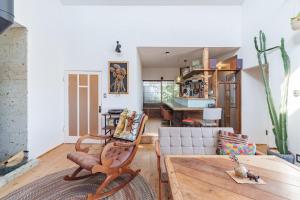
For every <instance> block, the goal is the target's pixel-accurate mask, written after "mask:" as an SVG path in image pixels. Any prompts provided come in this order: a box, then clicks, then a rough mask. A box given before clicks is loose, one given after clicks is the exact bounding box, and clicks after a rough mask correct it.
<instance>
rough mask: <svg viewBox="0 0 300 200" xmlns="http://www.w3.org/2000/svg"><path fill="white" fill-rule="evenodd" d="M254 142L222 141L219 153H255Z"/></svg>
mask: <svg viewBox="0 0 300 200" xmlns="http://www.w3.org/2000/svg"><path fill="white" fill-rule="evenodd" d="M255 153H256V145H255V144H233V143H225V142H224V143H222V148H221V149H220V155H255Z"/></svg>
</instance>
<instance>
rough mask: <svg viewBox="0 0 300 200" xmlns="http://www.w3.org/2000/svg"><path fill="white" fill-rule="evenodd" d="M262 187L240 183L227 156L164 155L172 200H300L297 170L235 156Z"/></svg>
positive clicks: (273, 160) (260, 158)
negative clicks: (259, 178)
mask: <svg viewBox="0 0 300 200" xmlns="http://www.w3.org/2000/svg"><path fill="white" fill-rule="evenodd" d="M238 159H239V161H240V162H241V163H243V164H245V165H246V166H247V168H248V169H249V170H251V172H253V173H254V174H256V175H259V176H260V177H261V178H262V179H263V180H264V181H265V183H266V184H265V185H258V184H239V183H236V182H235V181H234V180H233V179H232V178H231V177H230V176H229V175H228V174H227V173H226V171H228V170H233V168H234V167H235V163H234V162H232V161H231V160H230V158H229V157H228V156H218V155H210V156H205V155H203V156H184V155H182V156H176V155H174V156H166V157H165V164H166V168H167V173H168V177H169V185H170V188H171V194H172V197H173V200H250V199H257V200H279V199H293V200H300V168H298V167H297V166H295V165H292V164H290V163H288V162H286V161H284V160H282V159H280V158H278V157H275V156H266V155H262V156H238Z"/></svg>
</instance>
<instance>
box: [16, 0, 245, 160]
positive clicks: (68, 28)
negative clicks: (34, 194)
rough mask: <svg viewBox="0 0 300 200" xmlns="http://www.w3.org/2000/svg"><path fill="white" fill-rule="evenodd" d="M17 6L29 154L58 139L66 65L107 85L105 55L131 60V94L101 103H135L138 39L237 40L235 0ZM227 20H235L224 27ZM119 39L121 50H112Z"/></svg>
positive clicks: (54, 0)
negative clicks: (226, 1) (231, 1)
mask: <svg viewBox="0 0 300 200" xmlns="http://www.w3.org/2000/svg"><path fill="white" fill-rule="evenodd" d="M15 7H16V10H15V15H16V21H17V22H18V23H20V24H22V25H24V26H26V27H27V29H28V90H29V95H28V96H29V98H28V113H29V115H28V143H29V144H28V146H29V150H30V152H31V154H30V156H31V157H36V156H38V155H41V154H42V153H44V152H46V151H47V150H49V149H51V148H52V147H55V146H56V145H58V144H60V143H62V142H63V131H62V129H63V125H64V124H63V121H64V120H63V119H64V112H63V110H64V109H63V108H64V106H66V105H64V103H65V101H64V93H63V91H64V90H63V88H64V83H63V82H62V79H63V74H64V71H65V70H85V71H102V72H103V73H102V74H103V79H102V83H103V88H102V89H103V92H105V93H107V74H108V71H107V63H108V61H109V60H127V61H129V79H130V80H129V95H108V97H107V98H106V99H102V103H103V105H102V106H103V111H106V110H107V109H108V108H119V107H128V108H130V109H135V110H140V109H141V108H142V98H141V97H142V87H141V80H142V72H141V64H140V61H139V56H138V52H137V47H140V46H143V47H147V46H149V47H150V46H157V47H159V46H162V47H164V46H168V47H178V46H180V47H199V46H208V47H209V46H212V47H215V46H220V47H227V46H230V47H239V46H240V45H241V17H240V16H241V8H240V6H180V7H179V6H178V7H177V6H162V7H160V6H132V7H126V6H65V5H62V4H61V1H59V0H39V1H37V0H27V1H24V0H16V1H15ZM220 19H222V20H220ZM226 22H227V23H226ZM228 23H233V24H234V25H233V26H231V27H230V29H228ZM220 30H222V34H220ZM116 40H119V41H120V42H121V44H122V50H123V53H122V55H116V54H115V53H114V48H115V42H116Z"/></svg>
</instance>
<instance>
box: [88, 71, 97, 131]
mask: <svg viewBox="0 0 300 200" xmlns="http://www.w3.org/2000/svg"><path fill="white" fill-rule="evenodd" d="M98 85H99V83H98V75H91V76H90V134H91V135H97V134H98V121H99V120H98V119H97V118H98V112H99V105H98V102H99V95H98V91H99V88H98Z"/></svg>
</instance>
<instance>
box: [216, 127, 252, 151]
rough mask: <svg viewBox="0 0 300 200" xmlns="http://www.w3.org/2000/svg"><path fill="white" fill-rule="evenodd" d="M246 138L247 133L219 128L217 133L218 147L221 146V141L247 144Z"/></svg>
mask: <svg viewBox="0 0 300 200" xmlns="http://www.w3.org/2000/svg"><path fill="white" fill-rule="evenodd" d="M248 139H249V137H248V136H247V135H242V134H236V133H233V132H229V131H222V130H220V131H219V134H218V149H221V148H222V143H233V144H248Z"/></svg>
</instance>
